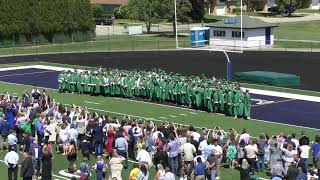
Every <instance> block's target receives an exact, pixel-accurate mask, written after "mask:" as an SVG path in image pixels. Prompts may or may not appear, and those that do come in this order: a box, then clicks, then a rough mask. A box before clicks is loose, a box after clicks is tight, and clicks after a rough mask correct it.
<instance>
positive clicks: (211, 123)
mask: <svg viewBox="0 0 320 180" xmlns="http://www.w3.org/2000/svg"><path fill="white" fill-rule="evenodd" d="M31 64H39V65H52V66H63V67H76V66H71V65H64V64H63V65H62V64H56V63H44V62H33V63H17V64H5V65H3V66H2V67H11V66H21V65H31ZM82 68H83V67H82ZM244 85H245V86H253V87H254V86H255V85H249V84H244ZM0 87H1V92H5V91H8V92H10V93H16V94H17V95H20V94H21V93H22V92H23V90H25V89H27V90H29V91H30V90H31V88H32V87H31V86H27V85H16V84H10V83H2V82H0ZM261 88H269V87H261ZM279 89H280V88H279ZM47 91H48V93H49V95H50V96H51V98H52V99H55V100H56V101H57V102H61V103H64V104H66V105H71V104H76V105H78V106H85V107H88V109H89V110H90V111H91V112H98V113H99V114H108V115H111V116H116V117H119V118H122V117H123V116H124V115H130V116H131V117H132V118H139V119H148V118H150V119H153V120H154V121H155V122H159V121H161V118H160V117H165V118H166V121H169V122H173V123H177V124H184V125H194V126H197V127H207V128H214V127H215V126H220V127H222V128H223V129H225V130H227V129H229V128H234V129H235V130H236V131H237V132H240V131H241V130H242V129H243V128H244V127H245V128H247V130H248V131H249V132H250V134H251V135H253V136H258V135H259V133H261V132H266V133H268V134H269V135H273V134H278V133H279V132H283V133H292V132H296V133H297V134H300V131H305V132H306V134H307V135H308V136H309V137H311V138H312V139H313V137H314V136H315V135H316V134H318V133H319V131H316V130H310V129H307V128H299V127H293V126H287V125H277V124H272V123H267V122H259V121H255V120H241V119H233V118H229V117H226V116H223V115H217V114H213V113H207V112H203V111H194V110H190V109H182V108H173V107H170V106H161V105H157V104H150V103H143V102H139V101H131V100H126V99H121V98H111V97H101V96H89V95H78V94H69V93H58V92H57V91H56V90H52V89H48V90H47ZM292 91H293V90H292ZM90 102H95V103H97V104H92V103H90ZM181 114H184V115H181ZM174 116H175V117H174ZM78 154H79V155H80V153H78ZM4 155H5V153H4V152H1V153H0V159H3V157H4ZM78 159H79V161H78V165H79V163H80V161H81V156H79V158H78ZM91 163H92V164H93V163H94V158H92V161H91ZM131 165H132V163H131V164H130V166H131ZM66 168H67V161H66V157H65V156H61V155H56V154H55V159H54V161H53V174H55V175H59V173H58V172H59V171H60V170H63V169H66ZM0 173H3V174H5V175H6V174H7V170H6V167H5V166H4V164H3V163H0ZM92 173H93V174H94V172H92ZM149 173H150V179H152V178H153V177H154V174H155V171H154V169H153V168H150V171H149ZM59 176H61V175H59ZM128 176H129V170H124V171H123V179H128ZM258 176H259V177H264V178H268V177H267V174H266V172H264V173H259V174H258ZM221 177H222V179H224V180H234V179H239V172H238V171H237V170H231V169H226V168H222V170H221ZM54 179H63V178H61V177H54Z"/></svg>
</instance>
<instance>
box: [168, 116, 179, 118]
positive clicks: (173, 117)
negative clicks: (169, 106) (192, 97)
mask: <svg viewBox="0 0 320 180" xmlns="http://www.w3.org/2000/svg"><path fill="white" fill-rule="evenodd" d="M169 116H170V117H173V118H176V117H177V116H174V115H169Z"/></svg>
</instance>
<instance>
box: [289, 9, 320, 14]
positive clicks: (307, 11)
mask: <svg viewBox="0 0 320 180" xmlns="http://www.w3.org/2000/svg"><path fill="white" fill-rule="evenodd" d="M295 13H320V10H316V9H296V11H295Z"/></svg>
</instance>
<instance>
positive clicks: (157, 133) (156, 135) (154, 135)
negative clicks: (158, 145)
mask: <svg viewBox="0 0 320 180" xmlns="http://www.w3.org/2000/svg"><path fill="white" fill-rule="evenodd" d="M159 133H160V134H161V136H162V137H164V135H163V133H162V132H160V131H156V132H154V133H153V134H152V138H153V139H158V137H159Z"/></svg>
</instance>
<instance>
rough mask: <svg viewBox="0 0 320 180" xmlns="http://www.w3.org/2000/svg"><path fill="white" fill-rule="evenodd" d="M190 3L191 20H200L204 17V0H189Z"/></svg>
mask: <svg viewBox="0 0 320 180" xmlns="http://www.w3.org/2000/svg"><path fill="white" fill-rule="evenodd" d="M190 2H191V4H192V10H191V15H192V16H191V18H192V20H193V21H196V22H200V21H202V20H203V18H204V9H205V8H204V0H190Z"/></svg>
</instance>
